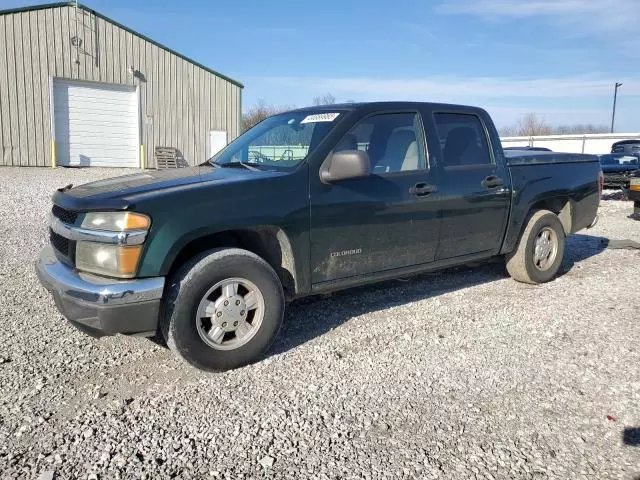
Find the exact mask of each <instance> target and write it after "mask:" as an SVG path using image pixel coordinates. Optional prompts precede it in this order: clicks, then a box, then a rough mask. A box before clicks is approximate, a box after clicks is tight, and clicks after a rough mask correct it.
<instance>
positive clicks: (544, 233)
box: [506, 210, 565, 283]
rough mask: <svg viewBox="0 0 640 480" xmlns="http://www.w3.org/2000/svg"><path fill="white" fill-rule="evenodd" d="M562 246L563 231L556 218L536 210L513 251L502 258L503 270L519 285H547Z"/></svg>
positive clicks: (559, 261) (563, 241)
mask: <svg viewBox="0 0 640 480" xmlns="http://www.w3.org/2000/svg"><path fill="white" fill-rule="evenodd" d="M564 247H565V234H564V228H563V226H562V223H560V219H559V218H558V216H557V215H556V214H555V213H553V212H550V211H548V210H538V211H537V212H535V213H534V214H533V215H532V216H531V218H529V222H528V223H527V226H526V227H525V229H524V232H522V236H521V237H520V240H519V241H518V245H517V247H516V249H515V250H514V251H513V252H511V253H510V254H508V255H506V260H507V271H508V272H509V275H511V277H512V278H513V279H514V280H517V281H519V282H524V283H544V282H548V281H550V280H552V279H553V278H554V277H555V276H556V274H557V273H558V270H559V269H560V265H561V264H562V259H563V257H564Z"/></svg>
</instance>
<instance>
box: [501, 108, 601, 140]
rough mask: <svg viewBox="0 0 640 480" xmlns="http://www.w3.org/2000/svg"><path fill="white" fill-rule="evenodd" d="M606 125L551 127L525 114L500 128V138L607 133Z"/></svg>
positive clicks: (529, 114)
mask: <svg viewBox="0 0 640 480" xmlns="http://www.w3.org/2000/svg"><path fill="white" fill-rule="evenodd" d="M608 132H609V129H608V127H607V126H606V125H593V124H586V125H584V124H576V125H559V126H556V127H553V126H551V125H550V124H548V123H547V122H546V121H544V120H543V119H541V118H538V116H537V115H536V114H535V113H527V114H526V115H524V116H523V117H522V118H520V119H519V120H518V121H517V122H516V123H515V124H514V125H508V126H503V127H502V128H500V136H502V137H516V136H521V137H525V136H526V137H533V136H537V135H583V134H588V133H608Z"/></svg>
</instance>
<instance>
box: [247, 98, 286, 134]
mask: <svg viewBox="0 0 640 480" xmlns="http://www.w3.org/2000/svg"><path fill="white" fill-rule="evenodd" d="M292 108H293V107H291V106H288V105H268V104H267V102H265V101H264V100H263V99H259V100H258V101H257V102H256V104H255V105H254V106H252V107H251V108H249V110H247V111H246V112H245V113H243V114H242V131H243V132H246V131H247V130H249V129H250V128H251V127H253V126H254V125H256V124H257V123H260V122H261V121H262V120H264V119H265V118H267V117H270V116H271V115H275V114H276V113H281V112H284V111H287V110H291V109H292Z"/></svg>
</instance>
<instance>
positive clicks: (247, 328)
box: [161, 248, 284, 371]
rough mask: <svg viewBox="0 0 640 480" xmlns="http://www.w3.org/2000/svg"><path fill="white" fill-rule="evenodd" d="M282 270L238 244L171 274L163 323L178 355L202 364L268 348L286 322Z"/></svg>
mask: <svg viewBox="0 0 640 480" xmlns="http://www.w3.org/2000/svg"><path fill="white" fill-rule="evenodd" d="M283 314H284V294H283V291H282V285H281V283H280V280H279V279H278V276H277V275H276V273H275V272H274V271H273V269H272V268H271V266H270V265H269V264H268V263H267V262H265V261H264V260H263V259H262V258H260V257H258V256H257V255H255V254H253V253H251V252H248V251H246V250H241V249H237V248H228V249H220V250H212V251H209V252H205V253H203V254H201V255H199V256H197V257H195V258H194V259H192V260H191V261H189V262H188V263H187V264H186V265H184V266H183V267H182V268H181V269H180V270H179V271H178V272H177V273H176V274H175V275H174V276H173V277H172V279H171V281H170V283H169V287H168V292H167V295H166V296H165V301H164V305H163V312H162V318H161V329H162V333H163V336H164V337H165V339H166V341H167V345H168V346H169V348H170V349H171V351H172V352H174V353H175V354H176V355H177V356H179V357H181V358H183V359H184V360H185V361H187V362H188V363H190V364H191V365H193V366H195V367H197V368H199V369H202V370H211V371H219V370H228V369H232V368H237V367H240V366H243V365H246V364H248V363H250V362H252V361H254V360H256V359H257V358H259V356H260V355H261V354H262V353H263V352H264V351H266V350H267V349H268V348H269V346H270V345H271V344H272V343H273V340H274V339H275V337H276V335H277V333H278V331H279V329H280V325H281V324H282V317H283Z"/></svg>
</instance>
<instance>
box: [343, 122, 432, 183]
mask: <svg viewBox="0 0 640 480" xmlns="http://www.w3.org/2000/svg"><path fill="white" fill-rule="evenodd" d="M421 131H422V123H421V122H420V117H419V116H418V114H416V113H384V114H379V115H373V116H371V117H368V118H366V119H364V120H362V121H361V122H360V123H358V124H357V125H356V126H355V127H353V128H352V129H351V130H350V131H349V132H348V133H347V134H346V135H345V136H344V137H343V138H342V140H340V142H338V144H337V145H336V148H335V149H334V151H341V150H362V151H364V152H367V154H368V155H369V159H370V160H371V169H372V173H376V174H384V173H393V172H403V171H412V170H422V169H424V168H425V165H426V161H425V156H424V153H423V148H424V147H423V140H422V133H421Z"/></svg>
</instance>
